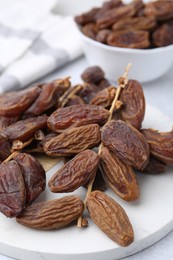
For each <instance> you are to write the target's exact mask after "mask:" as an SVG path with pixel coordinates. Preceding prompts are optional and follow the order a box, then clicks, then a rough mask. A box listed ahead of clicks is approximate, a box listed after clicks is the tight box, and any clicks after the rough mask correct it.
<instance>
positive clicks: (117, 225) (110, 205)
mask: <svg viewBox="0 0 173 260" xmlns="http://www.w3.org/2000/svg"><path fill="white" fill-rule="evenodd" d="M86 205H87V209H88V211H89V214H90V217H91V219H92V220H93V222H94V223H95V224H96V225H97V226H98V227H99V228H100V229H101V230H102V231H103V232H104V233H105V234H106V235H107V236H108V237H109V238H110V239H112V240H113V241H114V242H115V243H117V244H119V245H120V246H124V247H125V246H129V245H130V244H131V243H132V242H133V240H134V232H133V228H132V225H131V223H130V220H129V218H128V216H127V214H126V212H125V210H124V209H123V208H122V207H121V206H120V205H119V204H118V203H117V202H116V201H114V200H113V199H112V198H111V197H109V196H108V195H106V194H105V193H103V192H101V191H98V190H97V191H92V192H91V193H90V194H89V196H88V198H87V202H86Z"/></svg>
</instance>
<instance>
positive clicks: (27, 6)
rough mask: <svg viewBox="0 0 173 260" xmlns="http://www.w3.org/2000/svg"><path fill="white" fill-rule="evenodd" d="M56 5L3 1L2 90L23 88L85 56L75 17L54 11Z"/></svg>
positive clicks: (0, 12) (51, 1) (0, 42)
mask: <svg viewBox="0 0 173 260" xmlns="http://www.w3.org/2000/svg"><path fill="white" fill-rule="evenodd" d="M4 2H5V3H4ZM55 4H57V0H49V1H48V0H25V1H23V0H6V1H4V0H0V93H3V92H6V91H10V90H14V89H15V90H16V89H21V88H23V87H25V86H27V85H29V84H31V83H33V82H36V81H38V80H39V79H40V78H41V77H43V76H45V75H46V74H48V73H50V72H52V71H54V70H55V69H57V68H59V67H61V66H62V65H64V64H66V63H67V62H70V61H72V60H74V59H76V58H78V57H79V56H80V55H82V48H81V44H80V39H79V35H78V32H77V28H76V25H75V23H74V21H73V17H70V16H69V17H63V16H61V15H55V14H53V13H52V12H51V10H52V9H53V7H54V6H55Z"/></svg>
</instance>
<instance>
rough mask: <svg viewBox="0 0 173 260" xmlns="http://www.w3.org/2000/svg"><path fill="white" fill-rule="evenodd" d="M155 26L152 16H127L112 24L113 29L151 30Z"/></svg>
mask: <svg viewBox="0 0 173 260" xmlns="http://www.w3.org/2000/svg"><path fill="white" fill-rule="evenodd" d="M155 26H156V20H155V18H154V17H127V18H124V19H123V20H120V21H117V22H116V23H115V24H113V26H112V29H113V31H115V30H152V29H153V28H154V27H155Z"/></svg>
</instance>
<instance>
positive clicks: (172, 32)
mask: <svg viewBox="0 0 173 260" xmlns="http://www.w3.org/2000/svg"><path fill="white" fill-rule="evenodd" d="M153 44H154V46H156V47H163V46H167V45H171V44H173V21H172V22H169V23H165V24H163V25H161V26H160V27H159V28H157V30H155V31H154V33H153Z"/></svg>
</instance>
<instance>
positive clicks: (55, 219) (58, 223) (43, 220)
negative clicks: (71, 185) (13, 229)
mask: <svg viewBox="0 0 173 260" xmlns="http://www.w3.org/2000/svg"><path fill="white" fill-rule="evenodd" d="M82 211H83V202H82V200H81V199H80V198H79V197H78V196H66V197H63V198H60V199H54V200H49V201H44V202H38V203H35V204H33V205H31V206H29V207H27V208H26V209H25V210H24V211H23V212H22V214H20V215H19V216H18V217H17V218H16V221H17V222H18V223H19V224H21V225H24V226H27V227H30V228H36V229H48V230H50V229H59V228H62V227H64V226H67V225H68V224H70V223H71V222H72V221H74V220H75V219H77V218H78V217H79V216H80V214H81V213H82Z"/></svg>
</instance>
